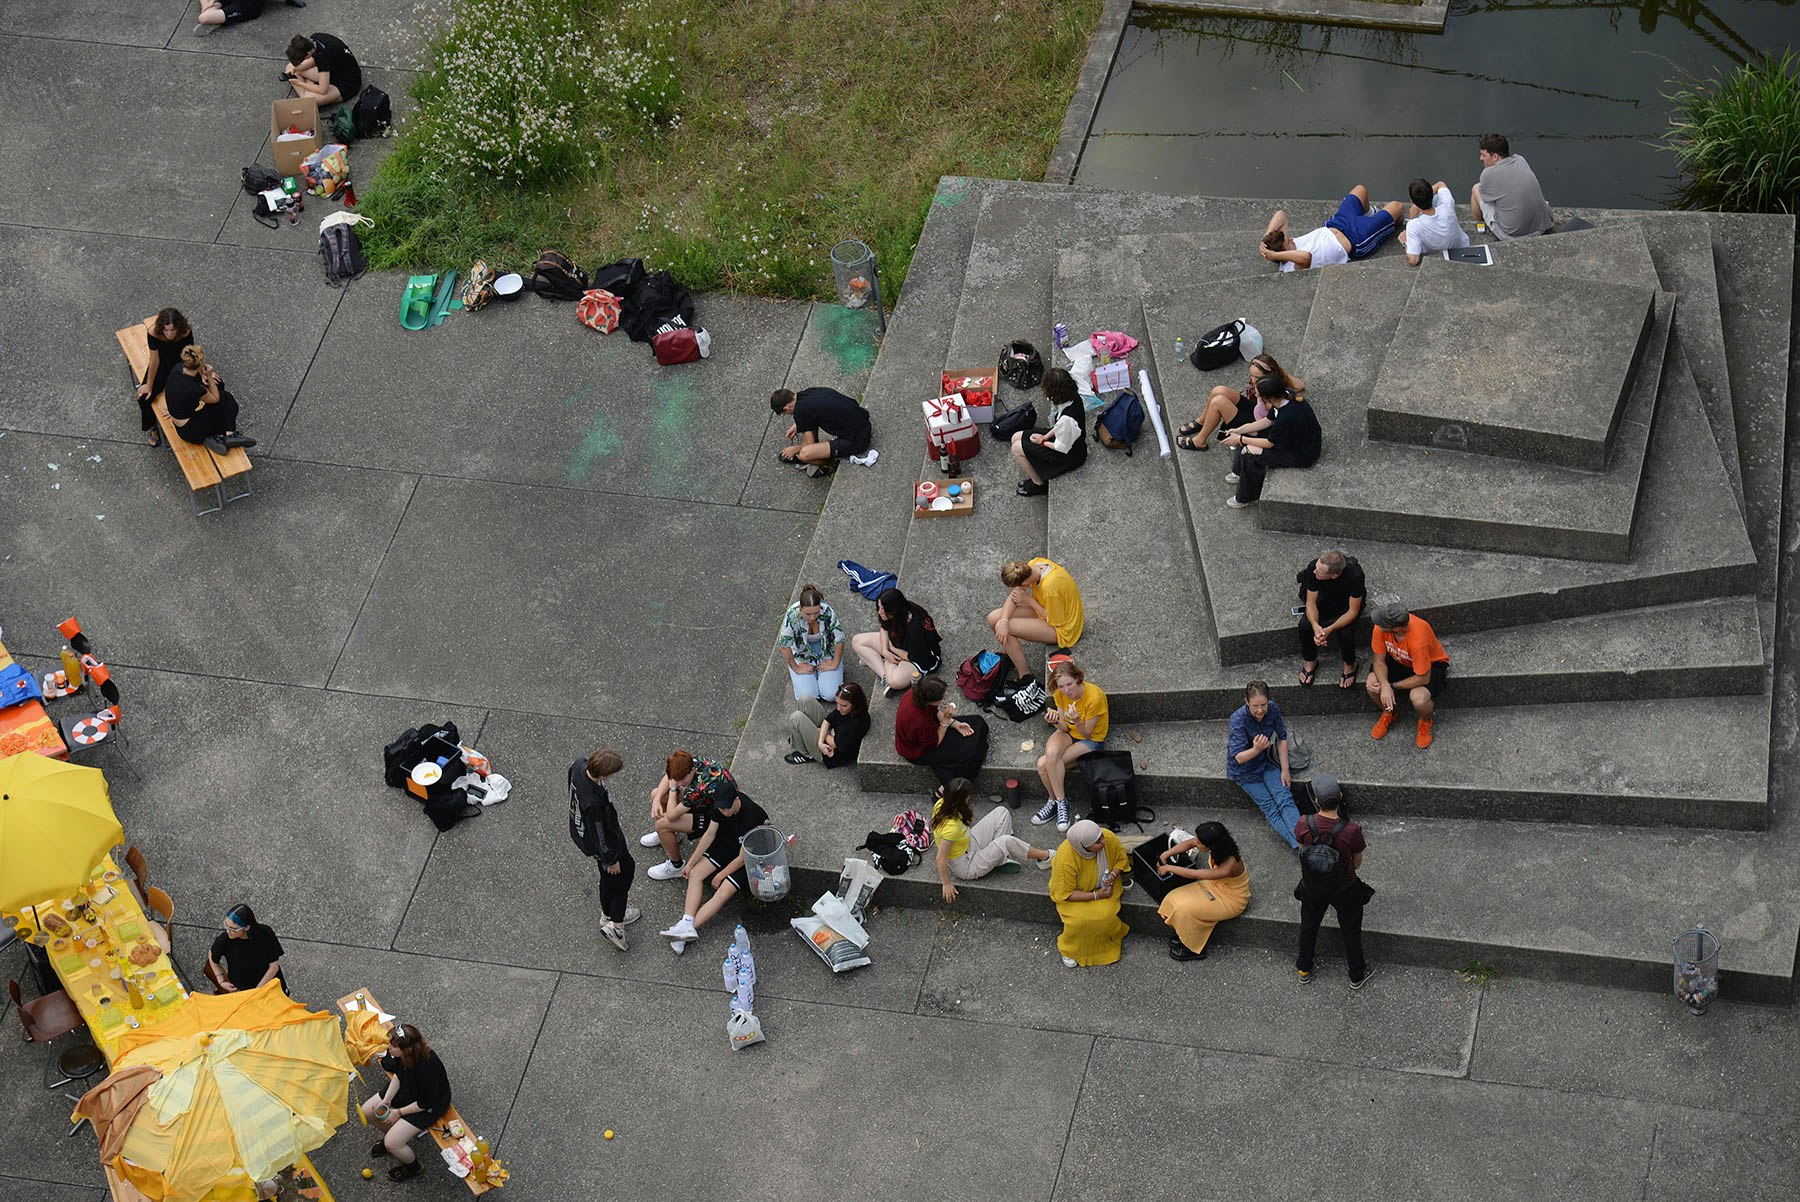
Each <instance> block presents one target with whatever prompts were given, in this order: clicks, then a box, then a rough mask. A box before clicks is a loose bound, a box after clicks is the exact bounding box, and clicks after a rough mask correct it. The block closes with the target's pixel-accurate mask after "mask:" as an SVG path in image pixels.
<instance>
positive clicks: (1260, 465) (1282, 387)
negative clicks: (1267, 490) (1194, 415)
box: [1222, 374, 1325, 509]
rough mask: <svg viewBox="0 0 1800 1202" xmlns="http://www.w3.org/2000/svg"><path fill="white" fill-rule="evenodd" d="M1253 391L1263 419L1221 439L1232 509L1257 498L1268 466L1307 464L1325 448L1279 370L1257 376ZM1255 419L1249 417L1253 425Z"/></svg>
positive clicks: (1307, 408)
mask: <svg viewBox="0 0 1800 1202" xmlns="http://www.w3.org/2000/svg"><path fill="white" fill-rule="evenodd" d="M1256 394H1257V396H1259V397H1261V398H1262V402H1263V404H1264V405H1266V406H1267V407H1268V410H1269V416H1268V419H1267V425H1266V426H1264V427H1263V428H1262V429H1260V430H1254V432H1251V433H1246V432H1245V431H1244V430H1243V429H1237V430H1233V431H1231V433H1229V434H1227V435H1226V436H1225V437H1224V439H1223V440H1222V441H1223V442H1224V444H1225V445H1226V446H1228V447H1230V448H1231V471H1230V472H1229V473H1227V474H1226V476H1225V483H1227V484H1235V485H1237V492H1236V494H1235V495H1233V496H1231V497H1228V498H1226V501H1225V503H1226V504H1227V505H1229V506H1231V507H1232V508H1233V509H1243V508H1244V507H1245V506H1247V505H1254V504H1256V502H1257V501H1259V500H1260V499H1261V498H1262V490H1263V479H1264V478H1265V477H1266V476H1267V475H1268V474H1269V469H1270V468H1276V467H1311V466H1312V465H1313V464H1315V463H1317V462H1318V461H1319V452H1320V451H1321V450H1322V449H1323V448H1324V437H1325V436H1324V433H1323V432H1322V431H1321V430H1320V429H1319V419H1318V416H1317V415H1316V414H1314V413H1313V411H1312V406H1311V405H1310V404H1308V403H1307V402H1306V401H1303V400H1301V399H1300V398H1299V397H1297V396H1295V395H1294V393H1293V391H1292V390H1291V389H1289V388H1288V386H1287V384H1286V382H1285V381H1283V380H1282V378H1281V377H1280V376H1277V375H1274V374H1270V375H1266V376H1263V377H1262V378H1261V379H1259V380H1258V381H1257V382H1256ZM1257 425H1258V423H1256V422H1252V423H1251V427H1252V428H1254V427H1256V426H1257Z"/></svg>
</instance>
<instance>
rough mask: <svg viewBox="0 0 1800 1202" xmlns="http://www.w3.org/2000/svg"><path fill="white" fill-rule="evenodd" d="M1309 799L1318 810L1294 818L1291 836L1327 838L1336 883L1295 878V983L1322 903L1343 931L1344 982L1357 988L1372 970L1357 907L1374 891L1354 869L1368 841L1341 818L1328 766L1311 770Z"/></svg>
mask: <svg viewBox="0 0 1800 1202" xmlns="http://www.w3.org/2000/svg"><path fill="white" fill-rule="evenodd" d="M1312 793H1313V800H1314V801H1315V802H1316V803H1317V804H1318V807H1319V812H1318V813H1316V814H1308V815H1306V816H1305V817H1304V818H1302V819H1300V821H1299V822H1296V823H1295V824H1294V837H1295V838H1296V839H1298V840H1299V841H1300V846H1301V847H1302V848H1305V847H1308V846H1310V845H1311V844H1314V843H1330V844H1331V845H1332V846H1334V847H1336V848H1337V853H1338V863H1339V865H1340V867H1339V872H1340V874H1341V875H1340V878H1339V884H1338V885H1337V887H1336V888H1333V889H1329V890H1323V889H1316V888H1308V886H1307V883H1306V880H1305V879H1304V878H1302V879H1301V881H1300V883H1299V884H1298V885H1295V886H1294V899H1295V900H1296V901H1298V902H1299V903H1300V955H1299V958H1298V959H1297V960H1295V961H1294V964H1295V967H1296V968H1298V969H1299V972H1300V983H1301V984H1303V985H1304V984H1306V983H1307V982H1309V981H1311V980H1312V969H1313V949H1314V948H1316V947H1317V946H1318V942H1319V924H1320V923H1321V922H1323V921H1324V920H1325V910H1326V907H1330V908H1331V909H1333V910H1336V911H1337V920H1338V931H1339V933H1340V934H1342V935H1343V937H1344V963H1345V966H1346V967H1347V968H1348V969H1349V972H1350V988H1352V989H1361V988H1362V987H1363V983H1364V982H1366V981H1367V980H1368V979H1369V978H1370V977H1372V976H1374V975H1375V970H1374V969H1373V968H1371V967H1369V965H1368V964H1367V963H1366V962H1365V961H1364V960H1363V949H1362V920H1363V907H1364V906H1366V905H1368V904H1369V899H1370V898H1372V897H1374V896H1375V890H1374V889H1373V888H1371V887H1370V886H1369V885H1367V884H1365V883H1364V882H1363V880H1362V878H1361V877H1359V876H1357V875H1356V872H1357V869H1359V868H1361V867H1362V862H1363V850H1364V849H1365V848H1366V847H1367V846H1368V844H1367V842H1366V841H1365V840H1364V839H1363V831H1362V827H1361V826H1359V825H1358V824H1356V823H1354V822H1352V821H1350V820H1349V819H1348V818H1345V817H1344V816H1343V814H1342V812H1341V810H1340V807H1341V806H1342V805H1343V804H1344V791H1343V788H1342V787H1341V786H1340V785H1339V784H1338V782H1337V777H1335V776H1333V775H1331V774H1330V773H1329V772H1316V773H1314V774H1313V778H1312Z"/></svg>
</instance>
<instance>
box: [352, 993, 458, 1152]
mask: <svg viewBox="0 0 1800 1202" xmlns="http://www.w3.org/2000/svg"><path fill="white" fill-rule="evenodd" d="M381 1068H382V1071H383V1072H385V1073H387V1075H388V1086H387V1088H386V1089H384V1090H382V1091H381V1092H380V1093H378V1094H376V1095H375V1096H373V1097H371V1098H370V1099H368V1100H367V1101H366V1102H364V1103H363V1104H362V1112H363V1114H364V1115H365V1116H366V1117H368V1119H369V1120H370V1121H371V1122H374V1123H376V1124H377V1125H379V1126H380V1127H382V1128H383V1129H384V1130H385V1131H386V1132H387V1133H386V1134H385V1135H383V1136H382V1137H381V1139H380V1140H379V1141H377V1143H376V1144H375V1146H374V1147H373V1148H370V1149H369V1155H370V1156H375V1157H381V1156H392V1157H393V1158H394V1159H395V1160H398V1161H399V1162H400V1163H399V1164H397V1165H395V1166H394V1167H393V1168H391V1169H389V1170H388V1177H389V1178H390V1179H391V1180H394V1181H405V1180H407V1179H408V1178H409V1177H417V1176H418V1175H419V1174H420V1173H422V1172H424V1171H425V1170H424V1166H423V1165H421V1164H420V1163H419V1158H418V1157H417V1156H415V1155H414V1154H413V1150H412V1148H411V1147H410V1146H409V1145H411V1143H412V1141H413V1140H415V1139H417V1138H419V1136H420V1135H422V1134H424V1133H425V1132H426V1131H427V1130H429V1129H430V1128H431V1127H432V1126H433V1125H434V1124H436V1123H437V1122H438V1121H439V1120H440V1119H442V1118H443V1117H444V1112H445V1111H446V1110H448V1109H450V1077H449V1075H448V1074H447V1073H445V1072H444V1062H443V1061H442V1060H439V1059H438V1054H437V1053H436V1052H434V1051H432V1050H431V1045H430V1044H428V1043H426V1042H425V1037H424V1036H423V1035H421V1034H419V1028H417V1027H415V1026H413V1025H412V1024H411V1023H403V1022H402V1023H395V1024H394V1029H393V1030H391V1031H389V1032H388V1046H387V1051H386V1052H384V1053H383V1054H382V1057H381Z"/></svg>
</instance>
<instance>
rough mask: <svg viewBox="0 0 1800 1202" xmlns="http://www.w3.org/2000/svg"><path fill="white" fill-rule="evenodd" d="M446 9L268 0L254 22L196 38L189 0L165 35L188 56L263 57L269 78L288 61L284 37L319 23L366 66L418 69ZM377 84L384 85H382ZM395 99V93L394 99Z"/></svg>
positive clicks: (439, 2)
mask: <svg viewBox="0 0 1800 1202" xmlns="http://www.w3.org/2000/svg"><path fill="white" fill-rule="evenodd" d="M449 7H450V6H449V5H448V4H446V3H445V2H444V0H422V2H421V3H418V4H408V5H406V6H405V7H404V8H398V7H390V6H388V5H384V4H371V5H353V6H350V7H339V6H336V5H334V6H332V7H331V8H329V9H325V10H324V11H323V12H321V11H320V10H319V9H298V8H293V7H291V6H289V5H287V4H284V3H281V0H270V3H269V5H268V6H267V7H266V8H264V9H263V14H262V16H260V17H258V18H257V19H256V20H254V21H247V22H244V23H242V24H239V25H228V26H226V27H225V28H223V29H220V30H217V31H215V32H214V33H212V34H209V35H204V36H200V37H195V36H193V29H194V22H195V20H196V19H197V18H198V17H199V15H200V2H199V0H188V7H187V19H186V21H185V22H184V23H183V25H182V26H181V28H180V29H179V30H177V31H176V33H175V36H174V37H172V38H170V39H169V49H171V50H176V51H182V52H186V53H192V54H212V55H226V54H229V55H242V56H251V57H259V58H266V59H269V60H270V61H271V62H274V63H276V67H275V68H274V72H273V74H271V76H270V78H271V79H273V77H274V75H278V74H280V70H281V68H280V64H281V63H283V62H286V61H287V44H288V39H289V38H291V37H293V36H294V35H295V34H305V35H311V34H312V33H313V31H314V30H317V29H319V28H320V27H321V26H323V27H324V28H325V29H327V30H329V31H330V32H331V33H332V34H335V35H336V36H337V37H339V38H342V39H343V41H344V44H345V45H346V46H349V47H350V52H351V53H352V54H354V55H356V61H357V62H358V63H360V64H362V66H363V67H364V68H368V67H405V68H408V69H415V70H416V69H418V68H421V67H423V66H425V64H426V62H427V61H428V59H429V55H430V47H429V45H428V41H429V38H430V36H431V33H432V31H433V30H434V29H435V28H436V27H437V25H438V24H439V22H440V21H441V20H442V19H443V17H444V16H445V15H446V12H447V10H448V9H449ZM364 77H365V82H376V81H374V80H372V79H369V78H368V76H367V71H366V70H365V72H364ZM381 86H382V87H383V88H386V87H387V85H386V84H385V83H384V84H382V85H381ZM398 98H399V96H398V94H397V93H396V94H395V99H396V100H397V99H398Z"/></svg>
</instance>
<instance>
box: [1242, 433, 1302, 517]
mask: <svg viewBox="0 0 1800 1202" xmlns="http://www.w3.org/2000/svg"><path fill="white" fill-rule="evenodd" d="M1299 466H1300V461H1299V460H1298V459H1296V458H1294V456H1293V455H1292V454H1291V453H1289V452H1287V451H1284V450H1282V449H1281V448H1280V447H1270V448H1268V449H1266V450H1264V451H1263V453H1262V454H1260V455H1249V454H1246V453H1245V452H1244V451H1243V450H1241V449H1239V450H1236V451H1233V452H1232V456H1231V470H1232V471H1234V472H1236V473H1237V477H1238V483H1237V499H1238V502H1239V503H1240V504H1247V503H1249V502H1251V501H1256V500H1260V499H1261V498H1262V490H1263V477H1265V476H1267V475H1268V474H1269V469H1270V468H1274V467H1299Z"/></svg>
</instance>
